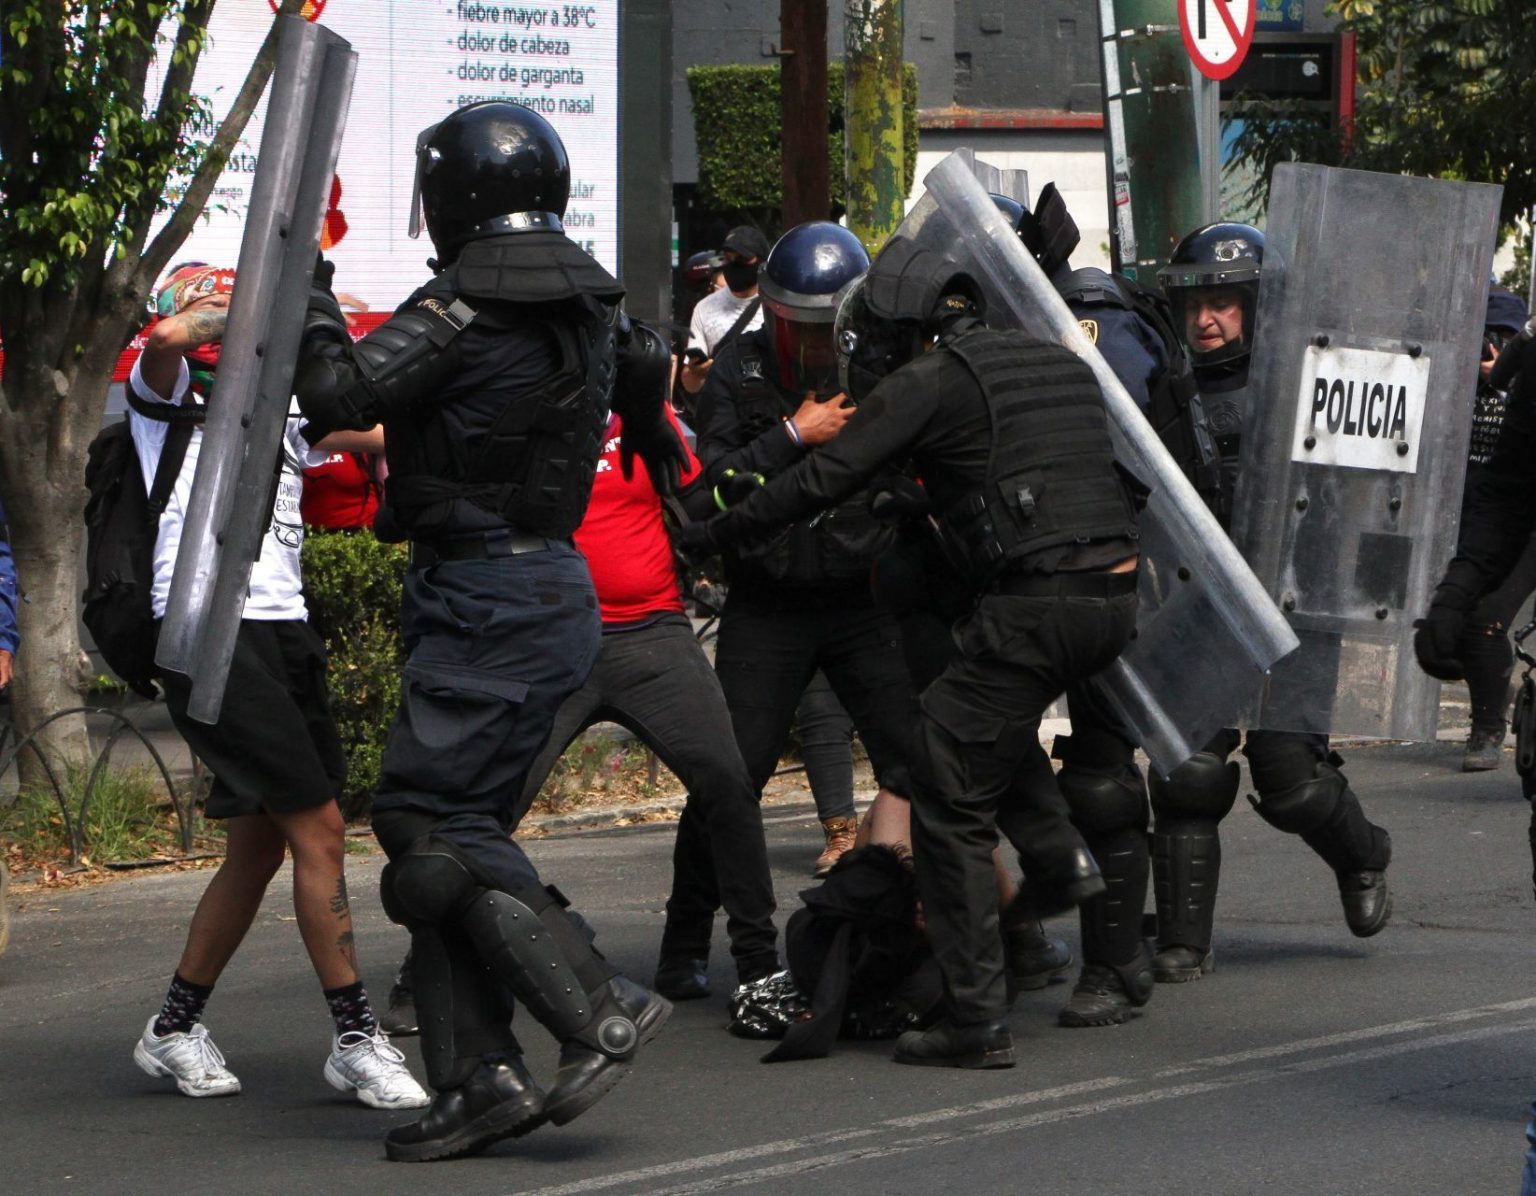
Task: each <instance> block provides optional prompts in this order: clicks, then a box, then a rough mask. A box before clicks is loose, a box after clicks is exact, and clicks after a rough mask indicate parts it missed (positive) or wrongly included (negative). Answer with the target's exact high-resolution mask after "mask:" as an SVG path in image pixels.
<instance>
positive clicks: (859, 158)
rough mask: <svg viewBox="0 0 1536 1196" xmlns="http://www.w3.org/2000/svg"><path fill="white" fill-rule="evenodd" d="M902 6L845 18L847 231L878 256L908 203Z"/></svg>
mask: <svg viewBox="0 0 1536 1196" xmlns="http://www.w3.org/2000/svg"><path fill="white" fill-rule="evenodd" d="M901 40H902V0H848V4H847V8H846V9H845V12H844V19H843V47H844V57H843V128H844V143H843V144H844V150H845V153H844V156H843V162H844V180H845V188H846V190H845V194H846V195H847V197H848V227H849V228H850V229H852V230H853V232H854V234H855V235H856V236H857V237H858V238H859V240H861V241H863V242H864V246H865V248H867V249H868V250H869V251H870V253H874V252H875V251H876V250H877V249H879V247H880V245H881V244H882V243H884V241H885V239H886V237H888V236H890V235H891V233H892V231H894V230H895V228H896V226H897V225H898V224H900V223H901V218H902V215H903V209H904V207H905V200H906V188H905V187H904V186H903V182H904V181H905V178H906V173H905V171H904V170H903V166H904V165H905V153H904V150H905V145H904V138H903V133H904V114H903V111H902V103H901V73H902V60H901Z"/></svg>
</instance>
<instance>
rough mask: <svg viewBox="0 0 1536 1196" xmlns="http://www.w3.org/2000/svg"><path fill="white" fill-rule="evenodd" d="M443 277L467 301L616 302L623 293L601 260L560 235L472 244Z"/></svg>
mask: <svg viewBox="0 0 1536 1196" xmlns="http://www.w3.org/2000/svg"><path fill="white" fill-rule="evenodd" d="M444 274H451V276H452V278H453V280H454V287H455V289H456V290H457V291H458V293H459V294H461V295H463V296H465V297H466V298H468V299H496V300H500V301H502V302H506V303H553V302H556V301H558V300H561V299H572V298H576V297H578V296H583V295H587V296H591V297H592V298H594V299H597V300H600V301H601V302H604V303H618V301H619V300H620V299H622V298H623V297H624V288H623V287H622V286H620V285H619V283H618V281H617V280H616V279H615V278H614V277H613V275H611V274H609V273H608V271H607V270H605V269H603V267H602V266H600V265H599V264H598V263H597V260H596V259H595V258H593V257H592V255H591V254H589V253H587V252H586V250H584V249H582V248H581V246H579V245H577V244H576V242H574V241H572V240H571V239H570V238H568V237H566V236H564V235H562V234H560V233H515V234H511V235H508V236H504V237H485V238H482V239H481V240H478V241H471V242H470V243H469V244H468V245H466V246H464V248H463V249H462V250H461V251H460V252H459V257H458V260H457V261H455V262H454V263H453V265H452V266H450V267H449V268H448V270H445V271H444Z"/></svg>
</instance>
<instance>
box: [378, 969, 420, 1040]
mask: <svg viewBox="0 0 1536 1196" xmlns="http://www.w3.org/2000/svg"><path fill="white" fill-rule="evenodd" d="M379 1028H380V1029H381V1030H383V1031H384V1033H386V1034H388V1035H389V1036H390V1037H391V1038H411V1037H414V1036H415V1035H417V1034H419V1033H420V1032H421V1027H420V1026H419V1025H418V1024H417V1020H416V994H415V993H414V992H413V991H412V990H411V957H410V956H409V955H407V956H406V957H405V962H404V963H403V964H401V965H400V974H399V975H398V976H396V977H395V982H394V983H393V984H391V985H390V986H389V1006H388V1008H386V1009H385V1010H384V1012H383V1013H381V1014H380V1015H379Z"/></svg>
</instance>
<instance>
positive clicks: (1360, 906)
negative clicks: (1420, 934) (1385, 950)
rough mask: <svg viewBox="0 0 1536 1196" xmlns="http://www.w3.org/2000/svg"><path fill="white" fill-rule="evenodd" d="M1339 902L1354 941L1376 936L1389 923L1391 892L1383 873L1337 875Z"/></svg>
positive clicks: (1343, 873) (1367, 872) (1342, 873)
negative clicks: (1342, 906) (1341, 904)
mask: <svg viewBox="0 0 1536 1196" xmlns="http://www.w3.org/2000/svg"><path fill="white" fill-rule="evenodd" d="M1339 900H1340V901H1342V902H1343V903H1344V921H1345V922H1347V923H1348V924H1349V930H1350V933H1351V934H1353V935H1354V936H1355V937H1356V938H1362V939H1368V938H1370V937H1371V935H1373V934H1379V933H1380V932H1381V931H1382V930H1384V929H1385V928H1386V925H1387V923H1388V922H1389V921H1391V920H1392V892H1391V890H1390V889H1388V888H1387V874H1386V872H1385V871H1365V872H1340V873H1339Z"/></svg>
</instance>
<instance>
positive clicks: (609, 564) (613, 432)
mask: <svg viewBox="0 0 1536 1196" xmlns="http://www.w3.org/2000/svg"><path fill="white" fill-rule="evenodd" d="M667 418H668V419H670V420H672V425H673V427H676V426H677V418H676V417H675V416H673V415H672V413H671V411H668V412H667ZM622 431H623V428H622V425H621V423H620V421H619V417H618V416H614V417H612V418H611V419H610V420H609V421H608V441H607V443H606V444H605V445H604V446H603V455H602V457H601V458H599V460H598V462H597V477H596V478H595V479H594V481H593V483H592V501H591V502H589V503H588V504H587V514H586V517H585V518H584V519H583V520H582V523H581V526H580V527H579V528H577V529H576V537H575V538H576V547H577V548H579V549H581V552H582V554H583V555H584V556H585V557H586V558H587V565H588V567H589V568H590V569H591V570H592V584H593V585H594V586H596V587H597V601H598V606H599V607H600V608H601V610H602V615H603V622H604V623H633V622H637V621H638V620H640V619H645V618H648V617H650V616H652V615H658V614H661V613H663V612H665V611H680V610H682V609H683V599H682V595H681V593H679V591H678V586H677V566H676V565H675V564H674V563H673V560H672V541H671V539H670V538H669V537H668V536H667V529H666V527H665V526H664V525H663V524H662V522H661V499H660V498H659V497H658V496H657V494H656V490H655V488H654V487H653V486H652V485H651V475H650V474H649V473H647V472H646V469H645V462H644V461H641V460H640V459H639V458H638V457H637V458H636V459H635V472H634V476H633V477H631V478H630V480H629V481H627V482H626V481H625V480H624V472H623V470H622V469H620V467H619V440H620V436H621V433H622ZM678 434H679V435H681V434H682V432H681V429H679V432H678ZM698 476H699V462H698V460H697V459H696V458H695V457H694V456H693V454H692V453H689V454H688V472H687V473H686V474H685V475H684V477H683V482H684V484H686V483H688V482H691V481H692V480H693V479H694V478H696V477H698Z"/></svg>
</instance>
